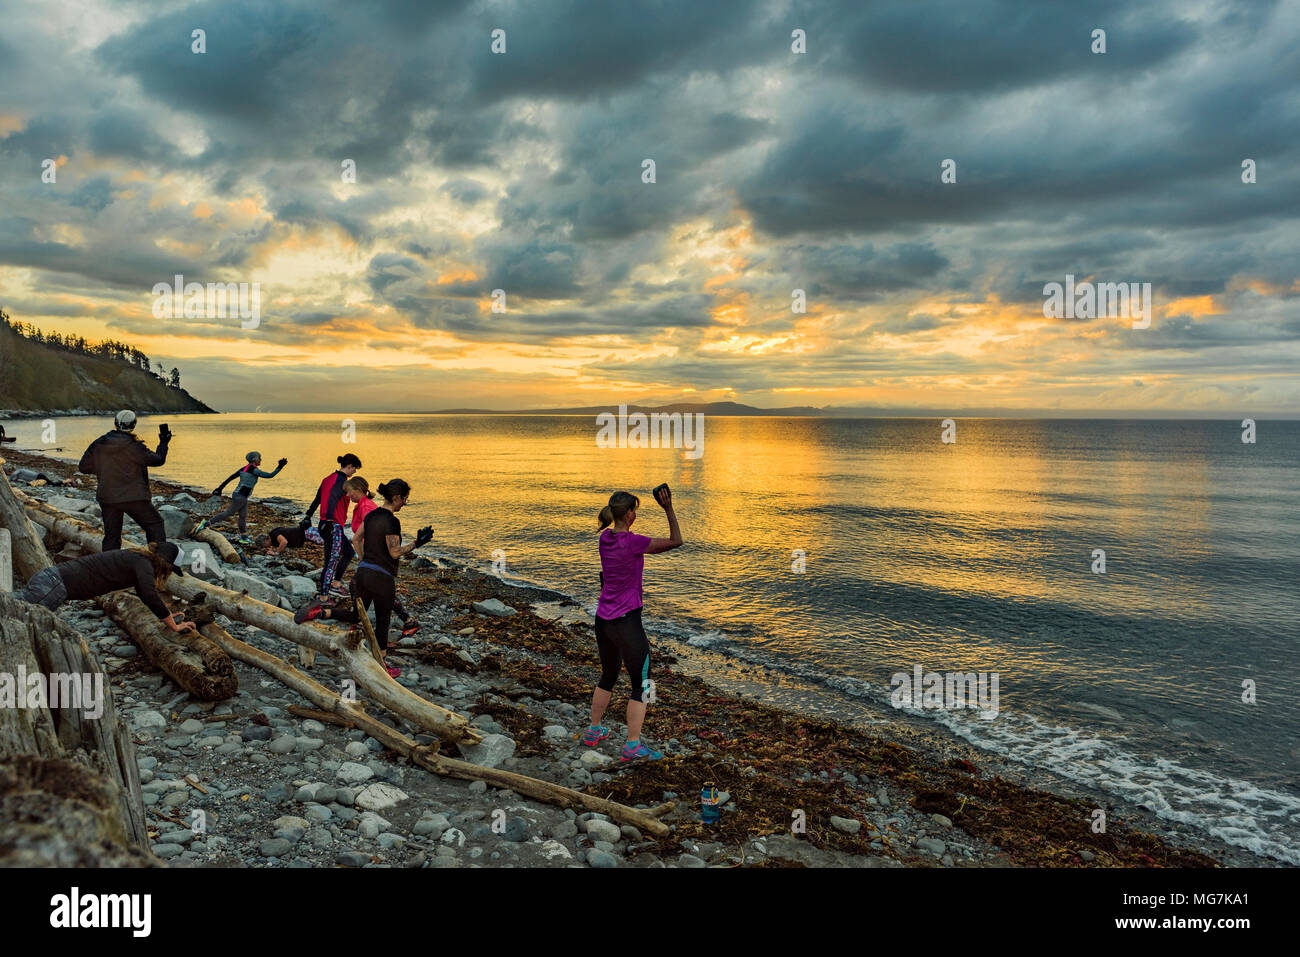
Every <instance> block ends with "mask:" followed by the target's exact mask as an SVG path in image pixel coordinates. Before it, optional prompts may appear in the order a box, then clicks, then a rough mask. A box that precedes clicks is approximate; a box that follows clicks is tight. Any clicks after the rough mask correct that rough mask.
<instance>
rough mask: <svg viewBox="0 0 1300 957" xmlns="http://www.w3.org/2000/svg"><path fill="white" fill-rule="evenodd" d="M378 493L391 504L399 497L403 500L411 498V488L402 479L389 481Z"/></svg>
mask: <svg viewBox="0 0 1300 957" xmlns="http://www.w3.org/2000/svg"><path fill="white" fill-rule="evenodd" d="M377 491H378V492H379V494H380V495H382V496H383V497H384V501H386V502H391V501H392V500H393V499H395V498H397V496H399V495H400V496H402V497H403V498H410V497H411V486H409V485H407V484H406V482H404V481H403V480H402V479H389V480H388V481H387V482H385V483H384V484H383V485H381V486H379V488H378V489H377Z"/></svg>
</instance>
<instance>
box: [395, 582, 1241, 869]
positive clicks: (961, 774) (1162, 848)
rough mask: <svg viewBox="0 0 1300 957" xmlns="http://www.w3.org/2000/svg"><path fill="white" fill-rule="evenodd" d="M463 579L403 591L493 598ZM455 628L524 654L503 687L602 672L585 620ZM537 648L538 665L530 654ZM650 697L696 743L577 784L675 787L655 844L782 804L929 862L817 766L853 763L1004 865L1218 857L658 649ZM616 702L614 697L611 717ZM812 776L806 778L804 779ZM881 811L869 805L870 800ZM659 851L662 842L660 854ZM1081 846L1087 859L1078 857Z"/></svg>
mask: <svg viewBox="0 0 1300 957" xmlns="http://www.w3.org/2000/svg"><path fill="white" fill-rule="evenodd" d="M469 578H470V580H469V581H464V583H463V584H461V581H462V580H461V579H460V578H459V576H457V577H456V578H455V579H449V580H444V581H440V582H428V581H426V580H421V579H412V580H410V581H409V582H408V590H409V594H410V597H411V598H412V600H413V601H415V602H417V603H418V602H419V601H420V600H421V597H422V595H423V594H424V593H425V591H426V589H432V590H433V592H435V593H437V594H438V595H439V597H440V598H441V600H444V601H452V602H459V603H461V604H465V605H468V603H469V602H472V601H480V600H483V599H485V598H490V597H494V596H498V595H500V594H501V588H500V586H499V585H498V583H496V582H495V581H494V580H492V579H489V578H486V577H483V576H479V575H478V574H477V573H470V575H469ZM453 624H454V626H455V627H457V628H461V627H465V628H470V627H472V628H474V629H475V637H476V638H478V639H482V640H486V641H488V642H491V643H492V644H495V645H499V646H502V647H504V648H512V649H517V650H519V651H525V652H527V653H528V655H529V656H530V657H528V658H522V657H507V658H505V659H504V660H503V661H502V663H501V671H502V673H503V674H504V675H507V676H509V677H510V678H512V679H514V681H516V682H517V683H518V690H516V691H514V692H512V693H510V694H511V696H512V697H518V696H521V695H523V694H529V695H531V696H532V697H535V698H539V699H546V698H558V699H560V700H563V701H567V702H570V703H573V704H580V705H585V704H586V703H587V702H588V701H589V700H590V697H591V689H592V685H593V681H594V677H595V674H596V671H597V669H598V662H597V657H596V655H595V652H594V638H593V637H592V633H591V627H590V626H588V625H567V626H566V625H560V624H557V623H555V622H552V621H547V620H544V619H542V618H539V617H537V616H536V615H533V614H531V613H530V612H528V611H527V610H524V611H521V612H520V613H519V614H517V615H515V616H512V617H510V618H486V617H483V616H479V615H476V614H473V613H472V612H468V611H467V612H466V613H465V614H463V615H462V616H461V617H459V618H457V619H456V620H455V621H454V623H453ZM538 655H540V656H544V657H545V659H546V661H545V664H544V665H541V666H539V664H538V661H537V660H536V658H535V657H532V656H538ZM653 667H654V672H653V673H654V677H655V683H656V702H655V703H654V704H653V705H652V706H651V710H650V715H649V717H648V718H647V722H648V724H647V726H648V727H651V728H653V735H654V738H655V740H657V741H667V740H669V739H672V738H677V739H679V740H683V741H685V740H691V739H698V741H699V742H700V745H699V746H700V747H701V748H703V749H705V750H698V751H696V752H695V753H693V754H690V755H686V756H680V757H675V756H665V758H664V760H662V761H658V762H642V763H638V764H635V765H634V766H632V767H630V768H625V769H621V770H620V769H618V768H617V766H615V767H613V768H612V769H611V770H613V771H615V773H616V777H615V779H614V780H612V781H609V782H606V783H604V784H602V785H593V786H591V787H589V788H588V789H587V790H588V791H589V792H591V793H593V794H599V795H600V796H601V797H607V798H611V799H613V800H617V801H621V802H624V803H629V804H637V803H645V804H656V803H658V802H660V801H661V800H663V794H664V792H665V791H668V792H672V793H676V794H677V795H678V799H679V800H681V801H682V802H684V804H685V807H686V808H687V809H688V811H689V813H686V814H684V815H680V816H678V817H675V818H673V819H672V820H673V823H674V824H675V825H676V827H677V830H676V832H675V834H674V835H673V837H672V838H669V839H666V840H665V842H663V843H664V844H665V845H668V844H675V843H676V842H678V841H680V840H681V839H682V838H684V837H693V838H696V839H698V840H703V841H722V842H724V843H737V844H743V843H744V842H745V841H747V840H748V839H749V838H752V837H758V836H764V835H768V834H778V833H781V834H788V833H790V827H791V821H792V813H793V812H794V811H795V810H796V809H797V810H802V811H803V812H804V816H805V819H806V821H807V832H806V833H805V834H803V835H801V837H803V838H804V839H806V840H807V841H808V842H809V843H810V844H812V845H814V846H816V847H822V848H833V849H836V850H841V851H846V852H850V853H858V854H869V853H880V852H879V851H874V850H872V849H871V848H870V846H869V845H870V841H871V840H872V839H874V838H877V837H879V838H880V839H881V842H882V843H883V845H884V847H885V853H886V854H889V855H891V856H894V857H897V858H899V859H900V860H904V861H906V862H908V863H910V864H923V863H933V860H932V859H928V858H925V857H921V856H918V855H917V854H916V852H915V851H914V850H913V849H912V848H910V847H907V846H905V845H895V844H893V843H892V842H891V840H890V834H889V833H888V831H886V833H884V834H879V833H878V832H877V831H875V830H874V829H873V828H872V826H871V824H870V822H869V821H868V820H866V808H867V806H868V805H867V804H866V798H867V793H868V792H866V791H864V790H862V789H859V788H854V787H850V786H849V785H847V784H845V783H843V782H841V781H837V780H829V781H828V780H822V779H820V778H818V777H816V775H817V774H818V772H821V771H826V772H827V773H831V772H835V771H850V772H851V773H852V774H854V775H856V776H857V777H858V778H859V779H860V780H869V779H873V778H879V779H884V780H887V781H889V782H891V783H892V784H894V785H897V786H900V787H902V788H904V789H906V791H907V792H909V793H910V794H911V803H912V805H913V806H914V807H915V808H916V809H917V810H918V811H921V812H923V813H927V814H942V815H944V816H945V817H947V818H949V820H951V821H952V823H953V825H954V826H955V827H957V828H960V829H961V830H963V831H965V832H967V833H968V834H971V835H973V836H975V837H979V838H982V839H984V840H986V841H988V842H990V843H992V844H995V845H997V846H999V847H1001V848H1002V849H1003V851H1004V852H1005V854H1006V862H1005V863H1007V864H1012V865H1027V866H1049V867H1053V866H1057V867H1059V866H1065V867H1086V866H1094V867H1216V866H1218V862H1217V861H1215V860H1214V859H1213V858H1211V857H1208V856H1206V855H1204V854H1199V853H1197V852H1194V851H1188V850H1182V849H1178V848H1175V847H1172V846H1170V845H1168V844H1167V843H1166V842H1164V841H1162V840H1161V839H1160V838H1158V837H1156V836H1154V835H1151V834H1147V833H1145V832H1142V831H1140V830H1135V829H1132V828H1130V827H1128V826H1127V825H1126V824H1124V823H1123V822H1122V821H1121V820H1117V819H1116V817H1115V815H1114V814H1113V813H1112V814H1110V816H1109V821H1108V822H1107V827H1106V832H1105V833H1100V834H1099V833H1094V832H1093V830H1092V826H1091V821H1092V813H1093V810H1094V809H1093V807H1092V806H1090V805H1089V804H1088V803H1087V802H1084V801H1080V800H1074V799H1069V798H1064V797H1060V796H1058V795H1055V794H1051V793H1050V792H1046V791H1040V790H1036V789H1033V788H1027V787H1023V786H1021V785H1018V784H1014V783H1012V782H1010V781H1007V780H1005V779H1003V778H1001V777H998V776H993V777H986V776H985V775H983V774H981V772H980V770H979V769H978V768H977V767H976V766H974V765H973V764H971V763H970V762H968V761H952V762H949V763H948V764H940V763H933V762H931V761H930V760H928V759H926V758H925V757H923V756H922V755H920V754H918V753H917V752H915V751H913V750H911V749H909V748H907V747H904V746H902V745H899V744H896V743H893V742H890V741H886V740H883V739H881V738H879V737H876V736H873V735H870V734H867V733H865V732H862V731H859V730H857V729H854V728H850V727H846V726H844V725H840V724H836V723H833V722H828V721H822V720H818V719H814V718H807V717H802V716H799V715H796V714H793V713H790V712H787V711H782V710H780V709H777V708H773V707H770V706H767V705H763V704H760V703H757V702H753V701H749V700H746V699H742V698H737V697H733V696H729V695H723V694H719V693H718V691H717V690H716V689H714V688H712V687H710V686H709V685H708V684H706V683H705V682H703V681H701V680H700V679H698V678H694V677H691V676H689V675H684V674H682V673H680V672H677V671H674V670H672V669H671V667H670V666H668V665H666V664H665V663H664V661H663V658H662V657H656V659H655V664H654V666H653ZM621 707H622V704H621V702H620V700H619V698H618V692H617V689H616V691H615V700H614V701H613V702H612V703H611V705H610V711H611V713H612V714H618V713H619V712H620V709H621ZM806 775H812V776H813V779H812V780H803V779H802V778H803V776H806ZM707 783H711V784H713V785H715V786H716V787H718V788H719V789H721V790H724V791H727V792H728V793H729V794H730V795H731V798H730V801H729V802H728V803H731V804H733V805H734V806H735V808H736V809H735V810H733V811H725V810H724V811H723V812H722V814H721V819H720V821H719V822H718V824H716V825H706V824H704V823H703V822H702V821H700V820H699V814H698V809H699V800H698V799H699V793H700V789H701V787H703V786H704V785H705V784H707ZM877 810H878V809H877ZM831 815H836V816H839V817H846V818H855V819H858V820H860V821H862V822H863V826H862V828H861V830H860V831H859V832H858V834H856V835H853V834H847V833H843V832H841V831H838V830H836V829H834V828H832V827H831V826H830V824H829V820H830V817H831ZM667 849H668V848H667V847H665V848H664V850H667ZM1081 851H1088V852H1091V854H1092V855H1094V858H1093V860H1092V861H1091V862H1090V863H1089V862H1085V860H1084V859H1083V858H1082V857H1081V856H1080V852H1081Z"/></svg>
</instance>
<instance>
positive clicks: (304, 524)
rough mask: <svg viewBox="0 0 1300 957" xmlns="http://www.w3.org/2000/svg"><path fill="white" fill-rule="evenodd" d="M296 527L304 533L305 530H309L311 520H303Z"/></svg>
mask: <svg viewBox="0 0 1300 957" xmlns="http://www.w3.org/2000/svg"><path fill="white" fill-rule="evenodd" d="M298 527H299V528H301V529H302V530H303V531H304V532H305V531H307V529H309V528H311V519H310V518H304V519H303V520H302V521H301V522H299V523H298Z"/></svg>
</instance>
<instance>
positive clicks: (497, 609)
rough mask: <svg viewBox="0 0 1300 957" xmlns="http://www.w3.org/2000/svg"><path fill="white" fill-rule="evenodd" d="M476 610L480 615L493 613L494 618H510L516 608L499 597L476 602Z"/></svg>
mask: <svg viewBox="0 0 1300 957" xmlns="http://www.w3.org/2000/svg"><path fill="white" fill-rule="evenodd" d="M474 610H475V611H476V612H478V613H479V614H480V615H492V616H493V617H494V618H509V617H510V616H511V615H513V614H514V613H515V610H514V609H513V608H511V607H510V606H509V605H507V604H505V603H504V602H502V601H501V600H500V599H497V598H489V599H488V600H487V601H476V602H474Z"/></svg>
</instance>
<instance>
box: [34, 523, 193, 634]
mask: <svg viewBox="0 0 1300 957" xmlns="http://www.w3.org/2000/svg"><path fill="white" fill-rule="evenodd" d="M180 555H181V550H180V548H179V547H177V546H176V545H175V544H173V543H172V542H151V543H150V545H149V548H148V550H147V551H137V550H136V549H134V548H130V549H125V550H123V549H114V550H112V551H108V552H99V553H98V554H96V555H87V556H85V557H84V558H78V559H74V560H73V561H70V562H64V563H63V564H62V565H52V566H51V567H49V568H46V569H43V570H41V571H39V572H37V573H36V574H35V575H33V576H32V578H31V581H29V582H28V583H27V587H26V588H25V589H24V590H23V593H22V595H21V596H20V597H21V598H22V600H23V601H28V602H31V603H32V604H33V605H44V606H45V607H46V608H49V609H54V608H58V607H59V606H60V605H62V604H63V603H64V602H65V601H76V600H79V599H85V598H96V597H98V596H100V595H106V594H108V593H109V592H111V591H117V590H118V589H121V588H134V589H135V593H136V594H137V595H139V596H140V600H141V601H142V602H144V603H145V605H147V606H148V608H149V610H150V611H152V612H153V613H154V614H155V615H156V616H157V617H158V620H159V622H160V623H161V624H163V625H165V626H166V627H167V628H168V629H169V630H170V631H193V630H194V625H193V624H191V623H189V622H186V623H185V624H184V625H181V624H179V623H178V620H177V618H176V616H175V615H173V614H172V613H171V612H170V611H169V610H168V609H167V606H166V605H165V604H164V603H163V600H162V597H161V596H160V595H159V594H158V589H159V588H161V587H162V583H163V582H165V581H166V580H167V576H168V575H170V574H171V573H172V572H176V573H177V574H180V575H183V574H185V572H184V571H183V570H182V568H181V564H180Z"/></svg>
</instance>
